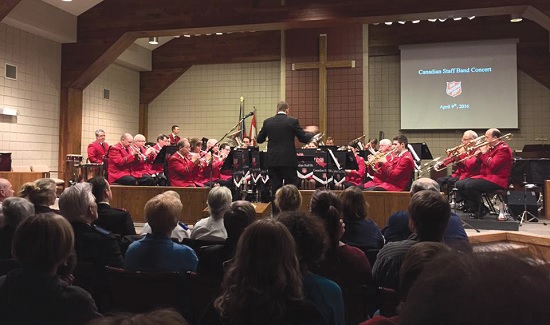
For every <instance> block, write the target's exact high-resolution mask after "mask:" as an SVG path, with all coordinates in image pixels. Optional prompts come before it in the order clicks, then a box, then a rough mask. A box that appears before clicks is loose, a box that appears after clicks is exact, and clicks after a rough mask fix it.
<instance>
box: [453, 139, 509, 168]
mask: <svg viewBox="0 0 550 325" xmlns="http://www.w3.org/2000/svg"><path fill="white" fill-rule="evenodd" d="M513 136H514V135H513V134H512V133H507V134H505V135H503V136H500V137H498V138H496V139H493V140H491V141H487V140H485V141H483V142H481V143H478V144H476V145H474V146H472V147H469V148H468V149H467V154H466V156H465V157H464V158H462V159H460V160H459V161H457V163H459V162H463V161H464V160H466V159H468V158H470V157H472V156H473V155H474V154H476V151H477V149H479V148H482V147H485V146H488V145H490V144H491V143H493V142H498V141H503V140H510V139H512V137H513Z"/></svg>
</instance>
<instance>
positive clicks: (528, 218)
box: [519, 173, 546, 226]
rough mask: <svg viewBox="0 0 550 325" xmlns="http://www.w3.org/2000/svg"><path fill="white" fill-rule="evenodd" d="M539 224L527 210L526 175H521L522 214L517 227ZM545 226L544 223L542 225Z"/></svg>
mask: <svg viewBox="0 0 550 325" xmlns="http://www.w3.org/2000/svg"><path fill="white" fill-rule="evenodd" d="M524 221H527V222H539V219H538V218H537V217H535V216H534V215H533V214H532V213H531V212H529V211H528V210H527V174H525V173H524V174H523V212H522V213H521V217H520V219H519V225H520V226H521V225H523V222H524ZM544 225H545V226H546V223H544Z"/></svg>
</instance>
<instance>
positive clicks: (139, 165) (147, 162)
mask: <svg viewBox="0 0 550 325" xmlns="http://www.w3.org/2000/svg"><path fill="white" fill-rule="evenodd" d="M145 141H146V140H145V136H144V135H143V134H136V136H135V137H134V143H133V144H132V147H133V148H134V149H135V150H136V151H137V152H138V153H139V154H138V155H137V157H136V159H135V160H134V162H133V163H132V165H131V167H130V175H132V176H133V177H134V178H135V179H136V180H137V183H138V185H146V186H152V185H155V181H154V180H153V178H152V177H151V165H152V163H153V160H154V159H155V156H156V155H155V149H153V147H149V148H145Z"/></svg>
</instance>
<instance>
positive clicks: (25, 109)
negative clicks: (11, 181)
mask: <svg viewBox="0 0 550 325" xmlns="http://www.w3.org/2000/svg"><path fill="white" fill-rule="evenodd" d="M6 63H9V64H13V65H16V66H17V80H9V79H5V78H4V76H5V71H4V70H5V64H6ZM60 80H61V46H60V45H59V44H58V43H55V42H53V41H49V40H46V39H44V38H42V37H39V36H36V35H33V34H30V33H27V32H24V31H21V30H19V29H16V28H13V27H10V26H7V25H5V24H0V108H5V107H7V108H13V109H17V116H13V117H12V116H6V115H0V152H11V153H12V161H13V163H12V165H18V166H20V165H27V166H30V165H48V166H49V167H50V168H51V169H54V170H56V169H57V155H58V152H59V92H60Z"/></svg>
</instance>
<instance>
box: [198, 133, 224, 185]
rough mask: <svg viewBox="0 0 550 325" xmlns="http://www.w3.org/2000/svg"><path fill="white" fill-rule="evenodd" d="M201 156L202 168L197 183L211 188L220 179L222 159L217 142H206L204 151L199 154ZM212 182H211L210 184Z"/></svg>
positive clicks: (214, 140) (213, 140) (211, 140)
mask: <svg viewBox="0 0 550 325" xmlns="http://www.w3.org/2000/svg"><path fill="white" fill-rule="evenodd" d="M201 155H202V156H203V158H202V159H203V162H202V165H203V166H202V168H201V170H200V172H199V176H198V179H197V182H199V183H201V184H202V185H203V186H207V187H212V185H213V184H214V183H217V181H218V179H219V178H220V169H221V167H222V165H223V159H221V157H220V150H219V147H218V140H216V139H209V140H208V141H207V142H206V151H203V152H202V153H201ZM210 180H212V182H210Z"/></svg>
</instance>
